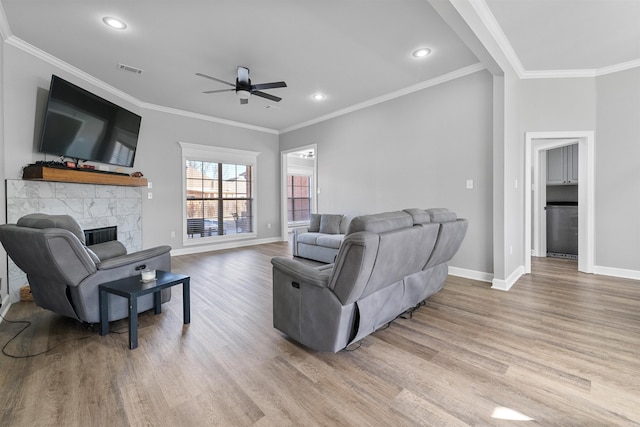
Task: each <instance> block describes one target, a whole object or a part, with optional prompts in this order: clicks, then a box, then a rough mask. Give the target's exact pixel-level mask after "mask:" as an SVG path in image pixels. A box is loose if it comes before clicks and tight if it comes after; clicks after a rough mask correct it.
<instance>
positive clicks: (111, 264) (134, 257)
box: [97, 245, 171, 270]
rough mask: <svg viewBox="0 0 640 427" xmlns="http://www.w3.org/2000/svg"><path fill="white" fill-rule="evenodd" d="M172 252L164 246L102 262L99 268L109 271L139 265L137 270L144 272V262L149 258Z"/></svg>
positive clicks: (168, 247) (169, 247)
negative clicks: (124, 266)
mask: <svg viewBox="0 0 640 427" xmlns="http://www.w3.org/2000/svg"><path fill="white" fill-rule="evenodd" d="M169 251H171V246H167V245H163V246H156V247H155V248H149V249H145V250H142V251H138V252H132V253H130V254H127V255H121V256H117V257H114V258H110V259H108V260H106V261H103V262H101V263H100V264H99V265H98V266H97V267H98V270H109V269H112V268H117V267H121V266H123V265H131V264H137V263H139V264H140V265H139V266H136V269H139V270H142V269H144V268H145V267H144V262H145V261H146V260H148V259H149V258H153V257H156V256H159V255H163V254H165V253H167V252H169Z"/></svg>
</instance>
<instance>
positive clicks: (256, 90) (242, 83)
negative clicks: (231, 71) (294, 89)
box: [196, 67, 287, 104]
mask: <svg viewBox="0 0 640 427" xmlns="http://www.w3.org/2000/svg"><path fill="white" fill-rule="evenodd" d="M196 76H200V77H204V78H207V79H211V80H214V81H216V82H220V83H224V84H226V85H229V86H233V89H220V90H206V91H204V92H202V93H218V92H230V91H232V90H235V91H236V93H237V94H238V98H240V104H248V103H249V96H251V95H256V96H259V97H261V98H266V99H268V100H270V101H275V102H280V100H281V99H282V98H279V97H277V96H274V95H270V94H268V93H264V92H262V90H263V89H275V88H278V87H287V84H286V83H285V82H272V83H259V84H255V85H252V84H251V79H250V78H249V69H248V68H247V67H238V77H237V78H236V84H233V83H229V82H225V81H224V80H220V79H217V78H215V77H211V76H208V75H206V74H202V73H196Z"/></svg>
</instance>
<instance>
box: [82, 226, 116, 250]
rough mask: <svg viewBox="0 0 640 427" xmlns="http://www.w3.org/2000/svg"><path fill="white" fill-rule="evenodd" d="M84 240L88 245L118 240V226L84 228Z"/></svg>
mask: <svg viewBox="0 0 640 427" xmlns="http://www.w3.org/2000/svg"><path fill="white" fill-rule="evenodd" d="M84 240H85V241H86V245H87V246H90V245H96V244H98V243H104V242H110V241H112V240H118V227H117V226H115V225H114V226H113V227H102V228H92V229H91V230H84Z"/></svg>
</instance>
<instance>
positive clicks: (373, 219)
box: [347, 211, 413, 234]
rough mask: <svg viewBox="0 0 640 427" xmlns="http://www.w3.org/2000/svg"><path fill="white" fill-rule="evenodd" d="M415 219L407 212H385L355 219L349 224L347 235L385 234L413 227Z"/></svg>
mask: <svg viewBox="0 0 640 427" xmlns="http://www.w3.org/2000/svg"><path fill="white" fill-rule="evenodd" d="M412 226H413V218H412V217H411V215H409V214H408V213H406V212H402V211H397V212H384V213H379V214H374V215H363V216H358V217H355V218H354V219H353V220H352V221H351V224H349V232H348V233H347V234H352V233H356V232H358V231H370V232H371V233H384V232H387V231H392V230H398V229H400V228H406V227H412Z"/></svg>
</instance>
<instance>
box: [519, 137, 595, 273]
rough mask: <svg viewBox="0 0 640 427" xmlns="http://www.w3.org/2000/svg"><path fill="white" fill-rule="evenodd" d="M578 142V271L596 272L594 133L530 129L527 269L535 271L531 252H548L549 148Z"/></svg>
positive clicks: (526, 151) (526, 159)
mask: <svg viewBox="0 0 640 427" xmlns="http://www.w3.org/2000/svg"><path fill="white" fill-rule="evenodd" d="M574 143H577V144H578V147H579V148H578V152H579V159H578V175H579V177H580V184H579V185H578V271H582V272H585V273H593V265H594V253H595V247H594V235H595V230H594V220H593V218H594V210H595V207H594V165H595V162H594V153H595V150H594V133H593V131H577V132H527V133H526V134H525V189H527V191H526V193H525V239H524V243H525V247H524V254H525V273H531V256H545V255H546V253H545V254H542V252H543V250H544V249H546V228H545V227H544V222H543V221H544V220H543V215H544V214H545V210H544V207H545V206H546V174H544V173H543V172H545V171H546V162H545V157H544V156H545V155H546V151H547V150H550V149H554V148H558V147H562V146H565V145H569V144H574Z"/></svg>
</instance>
